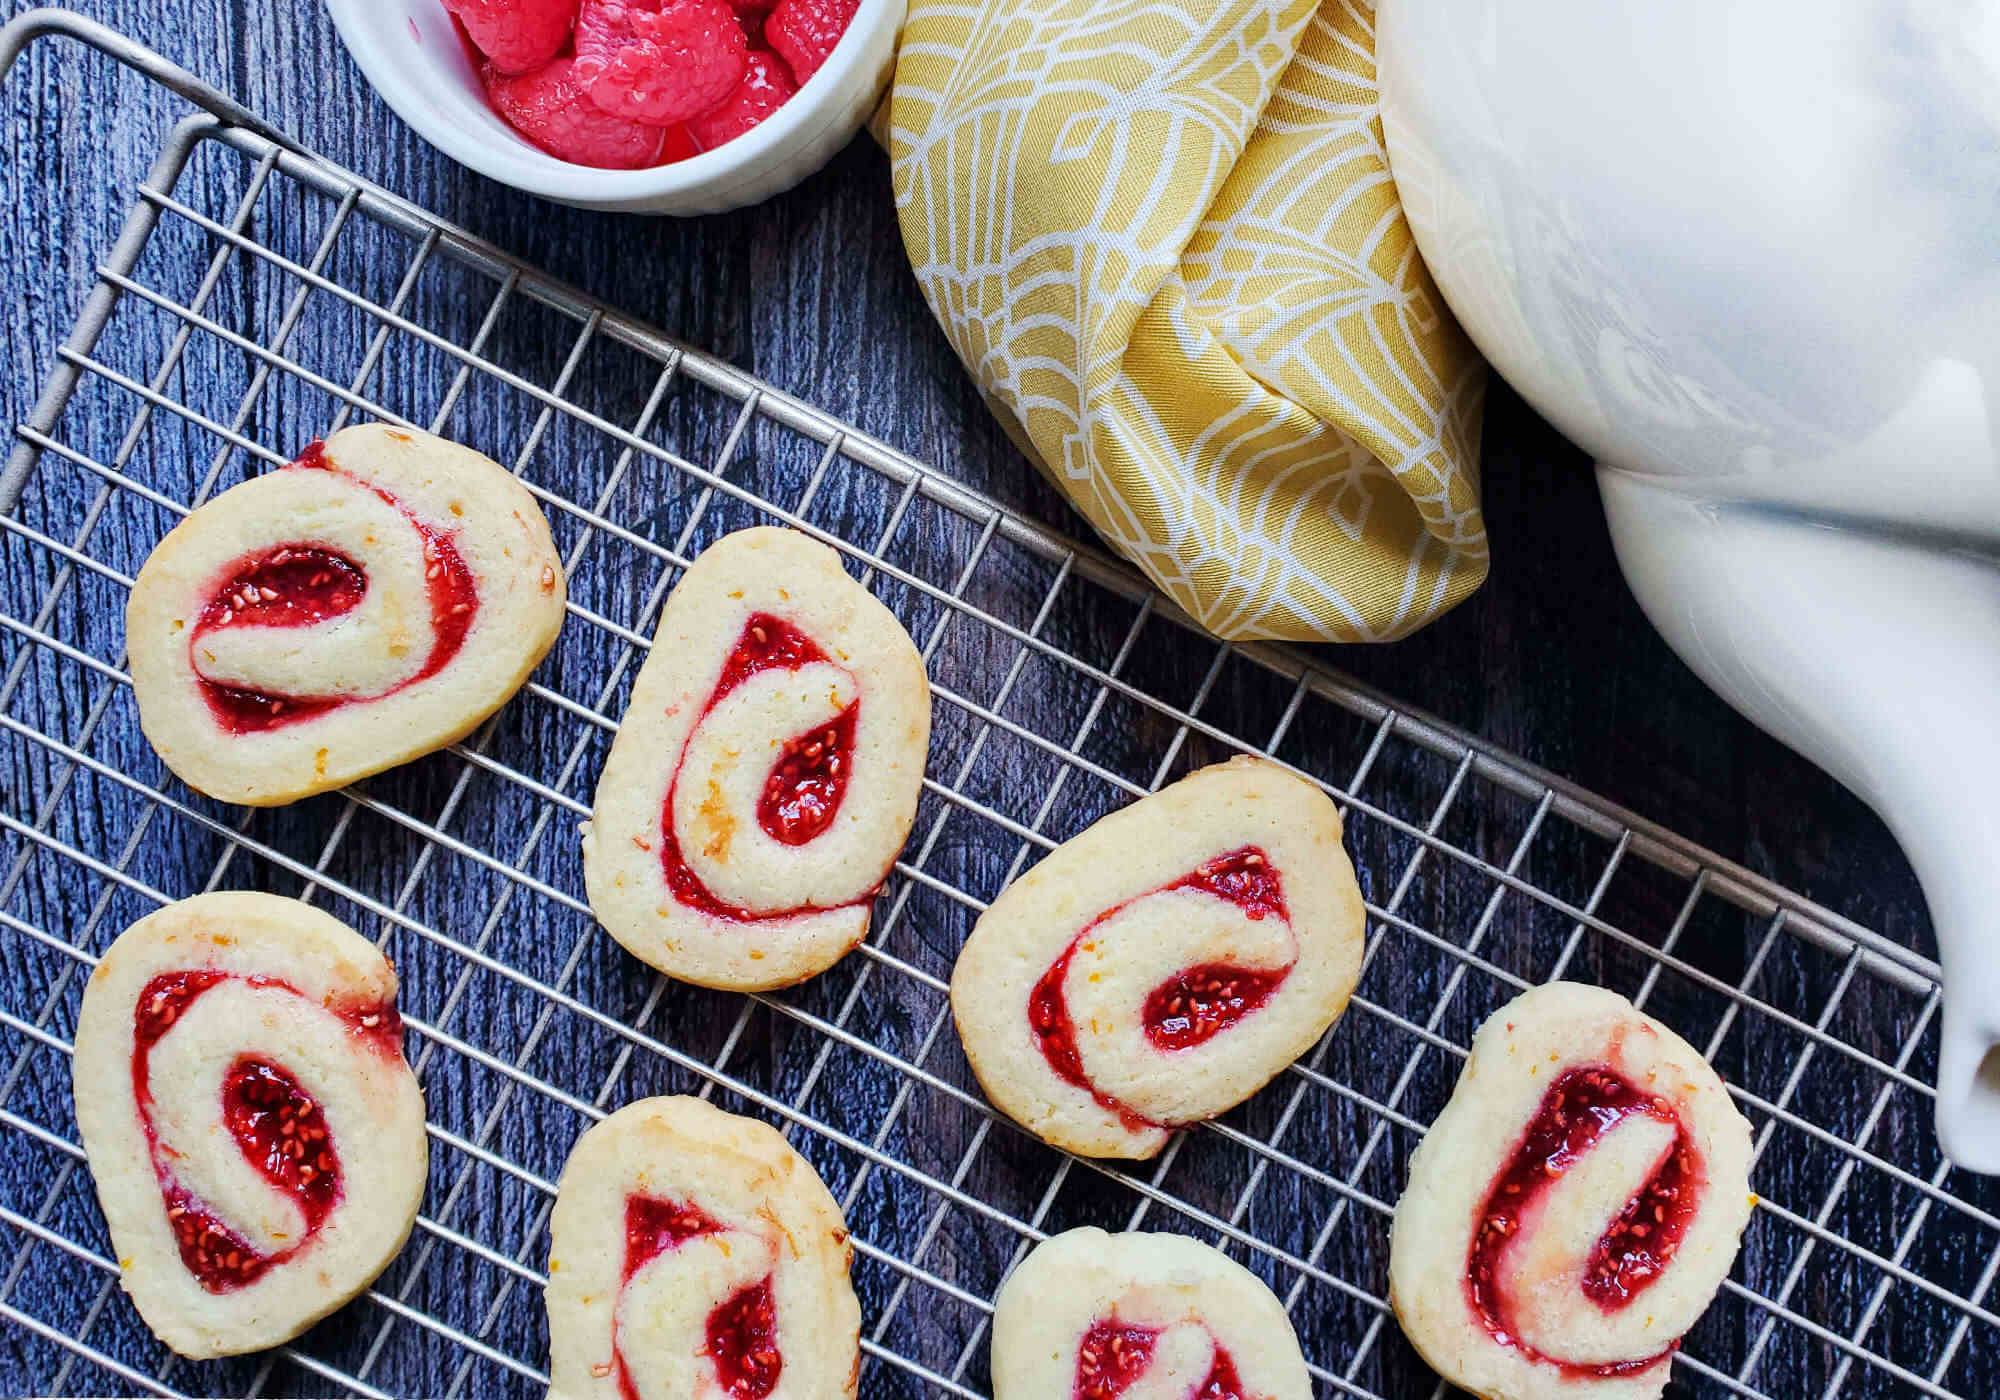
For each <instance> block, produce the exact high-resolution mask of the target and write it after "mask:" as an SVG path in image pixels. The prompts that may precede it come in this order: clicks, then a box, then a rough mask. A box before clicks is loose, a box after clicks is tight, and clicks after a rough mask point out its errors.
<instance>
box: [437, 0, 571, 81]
mask: <svg viewBox="0 0 2000 1400" xmlns="http://www.w3.org/2000/svg"><path fill="white" fill-rule="evenodd" d="M576 6H577V0H444V7H445V8H446V9H447V10H450V11H451V12H452V13H453V14H454V15H457V16H458V22H459V23H460V24H462V25H464V26H465V32H466V35H467V36H468V37H469V38H471V40H472V42H473V44H474V45H475V46H476V47H477V48H478V49H479V51H480V52H481V53H483V54H485V55H486V61H487V62H489V63H491V64H492V65H493V66H494V67H495V68H498V69H499V70H500V71H501V72H502V73H532V72H534V71H535V70H536V69H537V68H539V67H541V66H542V65H543V64H544V63H547V62H548V61H549V60H550V59H552V58H554V57H555V56H556V55H557V54H558V53H560V52H561V51H562V46H563V44H564V43H565V42H566V41H567V40H568V39H569V31H570V26H571V25H573V24H575V23H576Z"/></svg>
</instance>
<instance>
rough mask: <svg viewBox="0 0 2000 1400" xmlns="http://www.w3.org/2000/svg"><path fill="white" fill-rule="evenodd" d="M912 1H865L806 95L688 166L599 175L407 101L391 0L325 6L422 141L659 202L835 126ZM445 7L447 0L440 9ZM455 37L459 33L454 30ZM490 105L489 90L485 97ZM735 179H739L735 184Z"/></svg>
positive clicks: (488, 165) (561, 192)
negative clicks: (834, 115) (831, 113)
mask: <svg viewBox="0 0 2000 1400" xmlns="http://www.w3.org/2000/svg"><path fill="white" fill-rule="evenodd" d="M906 3H907V0H861V3H860V5H859V6H858V8H857V9H856V10H855V13H854V18H853V19H851V20H850V21H848V25H847V28H846V30H845V31H843V32H842V34H841V36H840V42H839V43H838V44H836V45H835V46H834V50H833V52H832V53H831V54H829V55H828V56H827V60H826V62H825V63H823V64H821V65H820V66H819V68H818V70H817V71H816V72H814V74H813V75H812V77H811V78H809V79H807V80H806V81H805V83H803V84H802V85H801V86H800V88H799V91H798V93H797V94H796V95H795V96H793V97H792V98H791V99H790V100H789V101H787V102H786V103H785V104H784V105H783V106H781V107H779V108H778V110H777V111H776V112H774V113H772V114H771V115H770V116H768V117H766V118H765V119H764V120H763V121H761V122H759V123H758V124H757V125H756V126H754V127H752V128H751V129H750V130H748V131H746V132H744V133H743V134H742V135H740V136H737V137H733V138H732V139H730V140H729V141H727V142H725V143H724V144H722V145H720V146H717V147H716V148H715V149H714V150H710V151H703V152H701V153H700V154H699V155H695V156H690V157H688V158H687V159H686V160H680V161H673V162H670V163H669V164H666V165H654V166H648V167H646V168H645V169H643V170H600V169H598V168H596V167H594V166H588V165H576V164H574V163H572V162H570V161H566V160H562V159H559V158H558V157H556V156H552V155H550V154H549V153H548V152H546V151H543V150H541V149H539V148H538V147H536V146H534V145H532V144H531V143H530V142H529V141H528V140H527V138H526V137H523V136H521V135H519V134H518V133H515V132H513V131H511V130H510V131H509V134H508V144H507V145H505V146H502V145H500V144H498V143H497V142H495V141H493V140H490V139H488V138H487V137H485V136H483V135H479V134H476V133H474V132H472V131H470V130H468V129H466V128H463V127H460V126H457V125H454V124H453V123H451V122H448V121H442V120H438V119H436V117H435V116H434V114H433V112H432V111H431V109H430V108H428V107H427V106H425V105H423V104H420V103H416V102H412V101H409V100H407V98H406V92H405V89H406V87H407V84H406V83H405V82H404V80H403V78H402V76H401V74H400V73H399V72H398V69H397V66H396V65H395V64H394V63H393V62H392V60H391V59H390V58H389V56H388V49H389V46H390V45H392V44H395V45H399V46H407V45H408V44H409V43H410V39H409V37H408V35H406V34H405V33H404V32H403V31H404V26H405V24H406V23H408V22H409V16H408V11H407V9H406V7H405V6H403V5H390V4H385V3H383V0H326V8H327V12H328V14H329V15H330V16H331V17H332V19H333V25H334V28H335V29H336V30H338V31H339V32H340V37H341V41H342V42H343V43H344V44H345V45H346V46H347V51H348V53H349V54H351V55H352V56H353V58H354V61H355V63H356V64H357V65H358V66H359V67H360V69H361V72H362V74H363V76H365V77H366V78H367V79H368V83H369V86H371V87H372V88H374V89H375V91H376V92H377V93H378V94H380V96H381V98H382V100H383V101H384V102H387V103H388V104H389V107H390V109H391V110H392V111H394V112H395V113H396V115H397V116H398V117H400V118H402V120H403V121H404V122H405V123H406V124H407V125H408V126H409V127H410V128H411V129H412V130H413V131H415V132H416V133H417V135H419V136H421V137H423V139H424V140H425V141H427V142H429V143H430V144H431V145H432V146H435V147H436V148H437V149H438V150H440V151H442V152H444V154H446V155H447V156H450V157H451V158H452V159H453V160H455V161H457V162H458V163H459V164H460V165H463V166H466V167H468V168H470V169H472V170H475V171H477V172H479V173H480V174H482V175H485V176H488V177H489V178H491V179H494V180H498V181H500V182H501V183H503V184H507V185H512V186H513V187H514V188H516V189H520V190H525V191H527V192H528V193H530V194H538V195H542V196H544V197H545V198H549V199H555V200H563V201H571V202H582V203H586V204H624V203H630V204H637V203H642V202H657V201H660V200H662V199H666V198H670V197H671V196H674V195H681V194H686V195H694V194H711V195H712V194H719V193H725V192H727V191H728V190H729V189H730V188H733V187H735V186H737V185H740V184H743V183H745V182H746V181H747V180H749V179H750V178H752V177H754V176H755V175H756V174H759V173H761V171H762V170H763V168H765V167H766V166H768V165H769V164H771V163H772V162H773V161H775V160H781V159H783V158H784V157H785V156H786V155H787V154H788V153H789V151H790V149H791V148H793V147H795V146H797V145H799V144H802V143H803V141H804V140H806V139H809V137H810V135H811V133H812V131H813V130H815V129H819V128H824V126H825V125H826V124H827V112H826V110H825V109H826V108H828V107H829V106H837V105H839V102H840V98H841V94H843V93H845V92H847V91H848V90H849V89H850V88H851V87H852V85H853V83H854V82H855V81H856V80H857V78H858V77H863V76H866V77H868V78H869V79H870V80H871V82H872V77H873V75H872V74H870V75H863V74H861V73H860V72H859V70H860V68H861V66H862V64H863V62H864V61H865V59H866V57H867V50H868V48H869V45H868V44H866V43H865V42H863V37H862V36H864V35H866V34H868V33H869V32H871V31H873V30H875V29H878V28H880V27H882V26H883V25H884V24H885V23H886V24H889V25H895V24H898V23H899V22H900V16H901V12H902V10H903V9H904V7H905V5H906ZM439 9H440V11H441V12H444V13H446V14H447V16H448V14H449V12H448V11H444V7H443V5H442V0H440V3H439ZM454 37H456V29H455V26H454ZM479 96H480V100H481V101H485V94H484V93H481V94H479ZM731 176H736V177H739V178H735V179H732V178H730V177H731Z"/></svg>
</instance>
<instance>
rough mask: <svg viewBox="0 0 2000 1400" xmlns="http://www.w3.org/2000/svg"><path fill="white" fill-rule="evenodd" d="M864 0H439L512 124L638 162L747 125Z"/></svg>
mask: <svg viewBox="0 0 2000 1400" xmlns="http://www.w3.org/2000/svg"><path fill="white" fill-rule="evenodd" d="M859 3H860V0H445V6H446V8H447V9H449V10H450V11H451V12H452V14H453V15H454V16H456V17H457V19H458V22H459V25H460V26H461V27H462V28H463V29H464V31H465V36H466V38H467V39H468V40H469V41H470V42H471V44H472V46H473V48H475V49H476V50H478V52H479V54H480V56H481V58H482V59H483V60H484V62H483V63H482V64H481V65H480V75H481V77H482V78H483V79H484V81H485V84H486V96H487V98H488V100H490V101H491V102H492V103H493V106H494V108H495V109H496V110H498V111H499V113H500V115H501V116H502V117H505V118H506V119H507V123H508V125H510V126H512V127H513V128H514V129H515V130H516V131H518V132H520V133H521V134H522V135H523V136H525V137H527V138H528V140H530V141H532V142H534V143H535V144H536V145H537V146H539V147H541V148H542V149H543V150H545V151H547V152H548V153H549V154H550V155H552V156H556V157H559V158H560V159H562V160H567V161H574V162H575V163H576V164H578V165H594V166H597V167H598V168H599V169H603V170H637V169H640V168H642V167H645V166H649V165H664V164H666V163H667V162H668V161H675V160H685V159H687V158H688V157H689V156H691V155H696V154H698V153H700V152H702V151H709V150H713V149H715V147H717V146H720V145H721V144H722V143H723V142H725V141H727V140H729V139H730V138H731V137H734V136H741V135H742V134H743V133H744V132H746V131H748V130H749V129H750V128H751V127H753V126H755V125H757V123H758V122H760V121H762V120H764V118H766V117H768V116H770V115H771V113H773V112H775V111H777V110H778V108H779V107H781V106H783V105H784V103H785V100H786V99H787V98H789V97H790V96H791V95H792V94H793V93H795V92H797V91H798V90H799V87H800V86H801V85H802V84H803V83H804V82H805V81H806V79H808V78H810V77H812V75H813V74H814V73H816V72H818V71H819V67H820V65H821V64H823V63H825V62H826V59H827V55H828V54H830V53H832V52H833V48H834V45H836V44H838V43H839V42H840V36H841V35H842V34H843V33H845V32H846V30H847V25H848V22H849V21H850V20H852V19H853V18H854V11H855V9H856V7H857V6H858V5H859Z"/></svg>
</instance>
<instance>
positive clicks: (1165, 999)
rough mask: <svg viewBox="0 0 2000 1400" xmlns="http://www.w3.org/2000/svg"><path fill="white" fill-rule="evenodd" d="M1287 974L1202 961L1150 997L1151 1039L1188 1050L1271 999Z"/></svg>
mask: <svg viewBox="0 0 2000 1400" xmlns="http://www.w3.org/2000/svg"><path fill="white" fill-rule="evenodd" d="M1284 980H1285V973H1284V972H1282V971H1281V972H1253V971H1251V970H1250V969H1248V968H1241V967H1231V966H1229V965H1228V964H1227V963H1202V964H1201V965H1200V966H1198V967H1191V968H1189V969H1187V971H1185V972H1182V973H1180V974H1178V975H1177V976H1174V977H1170V978H1168V979H1167V980H1166V981H1164V982H1162V983H1161V984H1160V985H1159V986H1157V987H1155V988H1154V989H1153V991H1152V993H1151V995H1149V996H1148V997H1147V998H1146V1012H1145V1015H1146V1039H1148V1040H1150V1041H1152V1042H1153V1044H1154V1045H1155V1046H1157V1047H1158V1048H1159V1049H1161V1050H1186V1049H1188V1048H1189V1047H1190V1046H1195V1045H1200V1044H1201V1043H1202V1042H1203V1041H1206V1040H1208V1039H1210V1038H1211V1037H1213V1036H1214V1035H1215V1034H1216V1033H1217V1032H1219V1031H1223V1030H1227V1029H1228V1028H1229V1027H1231V1026H1233V1025H1235V1024H1236V1023H1237V1022H1238V1021H1240V1020H1242V1019H1243V1018H1244V1017H1245V1016H1247V1015H1249V1014H1250V1013H1251V1012H1252V1011H1255V1010H1256V1009H1257V1008H1258V1007H1260V1006H1262V1005H1263V1004H1264V1003H1265V1002H1267V1001H1269V1000H1270V999H1271V993H1272V992H1275V991H1276V990H1278V984H1279V983H1280V982H1282V981H1284Z"/></svg>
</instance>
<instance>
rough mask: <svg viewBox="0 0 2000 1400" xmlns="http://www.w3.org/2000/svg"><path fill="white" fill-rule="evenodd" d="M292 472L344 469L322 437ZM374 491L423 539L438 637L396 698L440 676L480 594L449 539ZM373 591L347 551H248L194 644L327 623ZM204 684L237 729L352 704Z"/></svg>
mask: <svg viewBox="0 0 2000 1400" xmlns="http://www.w3.org/2000/svg"><path fill="white" fill-rule="evenodd" d="M286 470H288V471H290V470H314V471H328V472H335V473H339V468H337V467H335V466H334V465H333V464H332V463H331V462H329V461H328V460H327V457H326V449H325V447H324V445H323V444H321V443H318V442H314V443H312V444H311V445H310V446H308V447H307V448H306V450H305V451H304V452H302V453H300V454H299V459H298V460H297V461H296V462H293V463H292V464H291V465H290V466H289V467H287V468H286ZM373 489H374V491H375V494H376V495H378V496H380V497H381V498H382V499H383V500H384V501H386V502H388V503H389V504H390V505H391V506H393V507H395V508H396V510H397V511H399V512H400V513H401V514H402V515H403V517H404V518H405V519H407V520H408V521H409V522H410V526H411V528H412V529H414V530H415V531H416V532H417V534H418V536H419V537H420V538H421V539H422V541H423V549H424V559H425V564H426V567H425V585H426V587H427V588H428V590H429V593H430V604H431V627H432V632H433V635H434V637H435V640H434V641H433V642H432V645H431V651H430V655H429V656H428V657H427V658H425V661H424V666H423V669H422V670H420V671H419V672H418V673H417V674H416V675H414V676H412V677H411V678H410V679H409V680H407V681H404V682H403V683H402V684H401V685H398V686H397V687H395V690H391V691H389V692H387V693H388V694H392V695H393V694H394V693H395V691H396V690H401V689H403V687H404V686H409V685H415V684H416V683H417V682H418V681H421V680H425V679H428V678H429V677H431V676H434V675H436V674H437V673H438V672H439V671H441V670H443V669H444V667H445V665H446V663H448V662H449V661H450V660H451V658H452V657H453V656H454V655H456V654H457V652H458V649H459V647H460V646H461V645H463V643H464V641H465V634H466V632H467V631H469V630H470V629H471V627H472V619H473V616H474V615H475V613H476V612H477V611H478V603H479V595H478V590H477V588H476V587H475V586H474V584H473V579H472V570H471V569H470V568H468V567H467V566H466V563H465V559H464V556H462V555H461V554H460V553H459V552H458V548H457V546H456V545H454V544H453V543H452V541H451V538H450V537H449V536H448V535H445V534H441V533H440V532H438V531H436V530H433V529H432V528H431V527H430V526H429V525H427V524H425V523H424V522H423V521H421V520H419V519H417V518H416V516H414V515H412V514H411V513H410V512H409V511H408V510H406V509H404V507H403V504H402V502H400V501H398V500H397V499H396V498H395V497H394V496H393V495H391V494H390V493H389V492H387V491H384V490H382V489H381V488H380V487H375V488H373ZM367 591H368V575H367V573H366V571H365V570H363V569H362V567H361V566H360V565H359V564H357V563H355V562H354V561H353V560H352V559H349V558H348V557H347V556H346V555H344V554H341V553H339V552H338V551H335V550H332V549H328V548H326V547H325V546H323V545H318V544H313V543H311V542H309V541H295V542H292V543H287V544H280V545H276V546H274V547H272V548H271V549H268V550H265V551H263V552H261V553H258V554H252V555H246V556H245V557H244V558H242V559H239V560H237V561H236V562H235V563H234V564H232V565H230V566H229V568H228V569H227V570H226V571H225V575H224V578H223V580H222V582H220V583H219V584H217V585H216V589H215V592H214V593H213V594H212V595H211V596H210V598H209V601H208V604H207V606H205V607H204V608H203V609H202V613H201V617H200V619H199V620H198V621H197V622H196V624H195V628H194V632H193V635H192V636H191V637H190V638H189V646H190V647H192V646H193V645H194V644H195V642H196V641H198V640H199V639H200V638H201V637H203V636H205V635H207V634H208V633H210V632H214V631H218V630H220V629H222V628H227V627H307V626H311V625H312V624H314V623H319V622H324V621H326V620H327V619H329V618H334V617H339V616H340V615H341V614H343V613H346V612H351V611H352V610H353V609H354V608H356V607H357V606H359V605H360V602H361V599H362V598H363V596H364V595H366V593H367ZM200 684H201V689H202V694H203V696H204V697H206V699H207V700H208V705H209V709H210V710H211V711H212V712H213V713H214V715H215V718H216V722H217V723H219V724H220V725H221V726H222V727H223V728H224V729H226V730H227V731H229V732H230V733H232V734H251V733H257V732H260V731H263V730H267V729H276V728H278V727H280V726H282V725H287V724H295V723H297V722H298V721H300V720H303V719H308V718H311V717H312V716H314V715H318V714H323V713H325V712H326V711H328V710H331V709H334V708H336V707H337V706H340V705H345V704H349V703H351V701H350V700H349V699H347V698H346V697H342V696H315V695H290V694H283V693H280V692H275V691H262V690H246V689H243V688H241V687H237V686H227V685H220V684H217V683H216V682H213V681H208V680H203V681H201V682H200ZM370 698H373V699H380V698H382V697H381V696H374V697H370Z"/></svg>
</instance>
